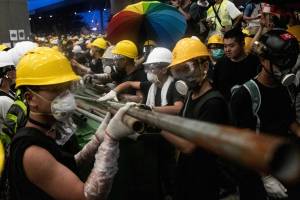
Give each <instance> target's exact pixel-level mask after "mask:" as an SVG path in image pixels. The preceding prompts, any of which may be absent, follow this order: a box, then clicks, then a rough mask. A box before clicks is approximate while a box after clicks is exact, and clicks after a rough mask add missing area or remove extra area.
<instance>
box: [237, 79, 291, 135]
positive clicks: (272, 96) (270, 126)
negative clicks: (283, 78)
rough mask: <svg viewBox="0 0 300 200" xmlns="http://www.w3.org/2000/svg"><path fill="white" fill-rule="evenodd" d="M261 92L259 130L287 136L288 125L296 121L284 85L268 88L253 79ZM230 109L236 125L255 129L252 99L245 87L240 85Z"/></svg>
mask: <svg viewBox="0 0 300 200" xmlns="http://www.w3.org/2000/svg"><path fill="white" fill-rule="evenodd" d="M255 82H256V83H257V85H258V87H259V90H260V94H261V105H260V109H259V111H258V116H259V118H260V121H261V128H260V131H261V132H264V133H271V134H273V135H278V136H287V134H288V130H289V126H290V125H291V124H292V123H293V122H295V121H296V112H295V109H293V107H292V102H291V98H290V96H289V94H288V91H287V89H286V88H285V87H284V86H278V87H275V88H270V87H266V86H264V85H262V84H261V83H260V82H258V81H257V80H255ZM231 110H232V116H233V120H234V123H235V125H236V126H238V127H242V128H250V129H252V130H255V127H256V118H255V117H254V116H253V114H252V101H251V97H250V94H249V92H248V91H247V89H246V88H244V87H241V88H240V89H239V90H238V91H236V93H234V95H233V96H232V99H231Z"/></svg>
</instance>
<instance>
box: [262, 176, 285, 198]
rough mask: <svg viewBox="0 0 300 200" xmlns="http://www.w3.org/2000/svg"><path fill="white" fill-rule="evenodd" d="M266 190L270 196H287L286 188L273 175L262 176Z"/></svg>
mask: <svg viewBox="0 0 300 200" xmlns="http://www.w3.org/2000/svg"><path fill="white" fill-rule="evenodd" d="M262 181H263V183H264V186H265V189H266V192H267V193H268V195H269V196H270V197H272V198H279V199H282V198H287V197H288V194H287V193H286V192H287V189H286V188H285V187H284V186H283V185H282V184H281V183H280V182H279V181H278V180H277V179H276V178H274V177H273V176H264V177H263V178H262Z"/></svg>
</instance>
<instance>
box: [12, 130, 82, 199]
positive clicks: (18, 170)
mask: <svg viewBox="0 0 300 200" xmlns="http://www.w3.org/2000/svg"><path fill="white" fill-rule="evenodd" d="M20 135H22V137H20ZM15 137H20V138H18V139H16V138H14V140H13V142H12V144H11V146H10V157H9V160H8V178H9V185H10V194H11V197H12V200H23V199H43V200H48V199H53V198H52V197H50V196H49V195H48V194H46V193H45V192H44V191H42V190H41V189H39V188H38V187H37V186H36V185H34V184H32V183H31V182H30V180H28V178H27V177H26V174H25V171H24V168H23V156H24V152H25V151H26V149H27V148H28V147H30V146H32V145H36V146H39V147H41V148H44V149H45V150H47V151H48V152H49V153H50V154H51V155H52V156H53V157H54V158H55V159H56V160H57V161H58V162H60V163H61V164H63V165H65V166H66V167H68V168H69V169H70V170H72V171H73V172H74V173H76V174H77V169H76V163H75V159H74V156H73V155H71V154H69V153H66V152H64V151H62V150H61V148H60V146H58V145H57V144H56V143H55V141H54V140H53V139H51V138H50V137H48V136H46V135H45V134H43V133H41V132H40V131H39V130H37V129H35V128H23V129H20V130H19V131H18V132H17V134H16V136H15Z"/></svg>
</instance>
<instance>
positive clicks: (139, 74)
mask: <svg viewBox="0 0 300 200" xmlns="http://www.w3.org/2000/svg"><path fill="white" fill-rule="evenodd" d="M111 78H112V80H113V81H115V82H116V83H117V84H120V83H124V82H126V81H139V82H145V81H147V75H146V73H145V71H144V69H143V68H138V69H136V70H135V71H134V72H132V73H131V74H129V75H126V72H123V73H120V72H114V73H112V74H111ZM122 93H124V94H132V95H135V94H136V90H134V89H128V90H126V91H123V92H122Z"/></svg>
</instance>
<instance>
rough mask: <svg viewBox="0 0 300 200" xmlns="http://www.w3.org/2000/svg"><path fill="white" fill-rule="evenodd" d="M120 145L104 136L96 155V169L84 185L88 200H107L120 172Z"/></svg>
mask: <svg viewBox="0 0 300 200" xmlns="http://www.w3.org/2000/svg"><path fill="white" fill-rule="evenodd" d="M118 158H119V143H118V142H117V141H114V140H112V139H111V138H110V137H109V136H104V141H103V142H102V144H101V145H100V147H99V149H98V152H97V154H96V155H95V164H94V168H93V169H92V172H91V174H90V176H89V177H88V180H87V181H86V183H85V185H84V195H85V197H86V198H87V199H89V200H90V199H101V200H104V199H106V198H107V196H108V194H109V192H110V190H111V186H112V183H113V179H114V176H115V174H116V173H117V171H118Z"/></svg>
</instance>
